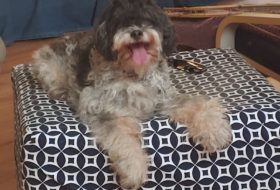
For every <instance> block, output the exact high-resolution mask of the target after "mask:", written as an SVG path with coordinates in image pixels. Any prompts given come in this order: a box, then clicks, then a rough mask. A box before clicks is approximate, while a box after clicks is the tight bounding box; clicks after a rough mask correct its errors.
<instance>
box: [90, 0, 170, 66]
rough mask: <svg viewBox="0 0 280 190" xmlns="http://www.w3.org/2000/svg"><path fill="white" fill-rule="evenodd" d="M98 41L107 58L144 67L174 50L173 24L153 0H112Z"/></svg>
mask: <svg viewBox="0 0 280 190" xmlns="http://www.w3.org/2000/svg"><path fill="white" fill-rule="evenodd" d="M95 41H96V42H95V45H96V48H97V50H98V51H99V53H101V54H102V55H103V56H104V57H105V58H106V59H107V60H118V61H121V62H125V63H130V65H133V66H135V67H138V66H139V67H141V66H144V65H146V64H150V63H153V62H156V61H157V60H158V58H159V56H165V55H168V54H169V53H171V52H172V50H173V47H174V36H173V27H172V25H171V22H170V20H169V19H168V17H167V16H165V15H164V13H163V12H162V10H161V8H160V7H158V6H157V5H156V3H155V2H154V1H153V0H112V1H111V4H110V5H109V7H108V8H107V9H106V10H105V11H104V13H103V15H102V16H101V17H100V20H99V25H98V27H97V32H96V36H95Z"/></svg>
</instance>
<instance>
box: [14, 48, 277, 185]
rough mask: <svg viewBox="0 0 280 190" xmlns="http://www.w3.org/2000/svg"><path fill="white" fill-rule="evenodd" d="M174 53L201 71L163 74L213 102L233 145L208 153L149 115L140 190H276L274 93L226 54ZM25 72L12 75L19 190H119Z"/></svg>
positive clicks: (26, 68) (64, 111) (86, 137)
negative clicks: (224, 114) (224, 112)
mask: <svg viewBox="0 0 280 190" xmlns="http://www.w3.org/2000/svg"><path fill="white" fill-rule="evenodd" d="M174 56H177V57H180V58H188V59H190V58H192V59H195V60H196V61H198V62H200V63H202V64H204V65H205V66H206V67H207V72H205V73H203V74H199V75H194V74H187V75H186V74H185V73H184V72H182V71H178V70H171V74H170V75H171V78H172V81H173V83H174V85H175V86H176V88H177V89H178V91H179V92H181V93H188V94H191V95H205V94H207V95H209V96H211V97H219V98H220V99H221V102H222V103H223V104H224V106H226V107H227V108H228V110H229V111H228V117H229V120H230V123H231V126H232V129H233V142H232V144H231V145H230V146H229V147H227V148H226V149H224V150H221V151H217V152H215V153H212V154H208V153H206V152H204V151H203V150H202V148H201V146H199V145H198V144H195V143H194V142H193V141H192V140H191V139H189V138H188V133H187V132H184V130H185V128H184V127H183V126H182V125H181V124H179V123H171V122H169V120H168V119H167V118H163V117H156V116H155V117H154V118H152V119H151V120H149V121H145V122H143V123H141V124H140V126H141V129H142V132H143V140H142V147H143V148H144V149H145V150H146V151H147V153H148V155H149V158H150V159H151V162H150V165H149V173H148V180H147V182H146V183H145V184H144V185H143V187H142V188H141V189H143V190H144V189H145V190H146V189H163V190H167V189H175V190H180V189H204V190H206V189H215V190H218V189H279V188H280V93H279V92H277V91H275V90H274V88H273V87H271V86H270V85H268V83H267V81H266V80H265V78H264V77H263V76H262V75H260V74H259V73H258V72H257V71H256V70H254V69H252V68H251V67H250V66H248V65H247V64H246V63H244V60H243V59H242V58H241V57H240V56H239V55H238V54H237V53H236V52H235V51H234V50H219V49H211V50H207V51H203V50H196V51H192V52H181V53H178V54H177V55H174ZM31 68H32V65H18V66H16V67H15V68H14V70H13V72H12V79H13V84H14V92H15V116H16V142H15V154H16V161H17V169H18V180H19V183H18V186H19V189H40V190H41V189H108V190H113V189H119V186H118V184H117V182H116V175H115V174H114V173H113V171H112V170H111V169H110V165H111V163H110V160H109V158H108V156H107V155H106V153H104V152H102V150H100V148H99V147H98V145H96V143H95V139H94V138H92V137H91V135H90V131H89V129H88V127H87V126H85V125H83V124H81V123H79V122H78V121H77V120H76V119H75V117H74V116H73V113H72V112H71V110H70V109H69V107H68V106H67V105H66V104H65V102H63V101H58V100H50V99H49V98H48V96H47V94H46V92H45V91H44V90H43V89H41V87H40V85H39V83H38V81H37V80H36V79H34V78H33V77H32V69H31ZM209 119H210V118H209Z"/></svg>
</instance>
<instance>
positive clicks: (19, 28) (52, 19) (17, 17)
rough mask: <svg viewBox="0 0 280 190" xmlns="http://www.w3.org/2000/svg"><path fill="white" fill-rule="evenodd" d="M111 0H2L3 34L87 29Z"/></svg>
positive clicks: (34, 35)
mask: <svg viewBox="0 0 280 190" xmlns="http://www.w3.org/2000/svg"><path fill="white" fill-rule="evenodd" d="M217 1H219V0H157V2H158V4H159V5H160V6H161V7H173V6H200V5H208V4H209V3H213V2H217ZM108 2H109V0H82V1H77V0H1V1H0V37H2V38H3V40H4V42H5V44H6V45H7V44H10V43H12V42H14V41H17V40H27V39H38V38H46V37H55V36H59V35H62V34H63V33H65V32H74V31H81V30H87V29H89V28H90V27H92V24H93V23H94V21H95V20H96V18H97V17H98V16H99V15H100V13H101V12H102V11H103V9H104V8H105V7H106V5H107V4H108Z"/></svg>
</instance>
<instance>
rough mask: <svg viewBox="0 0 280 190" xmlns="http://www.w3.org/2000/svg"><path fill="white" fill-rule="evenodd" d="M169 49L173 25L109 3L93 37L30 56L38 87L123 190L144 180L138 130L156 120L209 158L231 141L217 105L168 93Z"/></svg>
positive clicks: (146, 11) (129, 5) (148, 10)
mask: <svg viewBox="0 0 280 190" xmlns="http://www.w3.org/2000/svg"><path fill="white" fill-rule="evenodd" d="M173 48H174V34H173V29H172V25H171V22H170V20H169V19H168V18H167V17H166V16H165V15H164V14H163V13H162V11H161V9H160V8H159V7H158V6H157V5H156V4H155V2H154V1H152V0H142V1H139V0H112V1H111V4H110V5H109V7H108V8H107V9H106V10H105V12H104V14H103V16H102V17H101V19H100V21H99V23H98V25H97V27H96V29H95V30H94V31H89V32H86V33H80V34H75V35H74V36H70V37H69V36H68V37H65V38H64V39H61V40H59V41H58V42H56V43H53V44H50V45H49V46H46V47H43V48H41V49H40V50H38V51H37V52H35V54H34V62H35V63H36V64H35V65H34V70H35V73H36V76H37V78H38V79H39V81H40V82H41V83H42V86H43V87H44V88H45V89H47V91H48V93H49V95H50V97H51V98H58V99H65V100H66V101H67V102H68V103H69V105H70V106H71V107H72V108H73V109H74V110H75V111H76V113H77V115H78V116H79V118H80V120H81V121H82V122H83V123H85V124H87V125H88V126H89V127H90V128H91V130H92V132H93V135H94V136H95V138H96V140H97V142H98V143H99V144H100V146H101V147H102V148H103V149H105V150H106V151H107V152H108V155H109V157H110V158H111V161H112V167H113V168H114V170H115V171H116V173H117V174H118V178H119V183H120V185H121V186H122V187H124V188H131V189H137V188H139V187H140V186H141V185H142V183H143V182H144V181H145V179H146V175H147V156H146V153H145V151H143V150H142V149H141V143H140V138H141V134H140V128H139V125H138V123H139V122H141V121H143V120H144V119H147V118H149V117H151V116H152V115H154V114H155V113H160V114H165V115H168V116H169V117H170V118H171V119H172V120H175V121H178V122H181V123H183V124H185V125H186V126H187V129H188V131H189V134H190V136H191V137H193V139H194V140H195V141H197V142H199V143H201V144H202V145H203V146H204V148H205V149H206V150H208V151H210V152H211V151H215V150H217V149H220V148H223V147H224V146H226V145H227V144H228V143H229V142H230V140H231V130H230V127H229V125H228V121H227V119H226V118H225V115H224V112H225V110H224V109H223V108H222V107H221V106H220V105H219V103H218V101H217V100H215V99H212V100H210V99H208V98H205V97H188V96H186V95H180V94H177V92H176V90H175V89H174V88H173V87H172V86H171V84H170V79H169V72H168V69H169V68H168V65H167V61H166V56H167V55H168V54H170V53H171V52H172V50H173ZM135 57H136V58H135ZM209 118H210V120H209Z"/></svg>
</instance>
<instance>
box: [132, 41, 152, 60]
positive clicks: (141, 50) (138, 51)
mask: <svg viewBox="0 0 280 190" xmlns="http://www.w3.org/2000/svg"><path fill="white" fill-rule="evenodd" d="M147 58H148V55H147V50H146V49H145V47H144V46H142V45H140V46H134V47H133V48H132V60H133V61H134V63H135V64H137V65H144V64H145V63H146V61H147Z"/></svg>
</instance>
